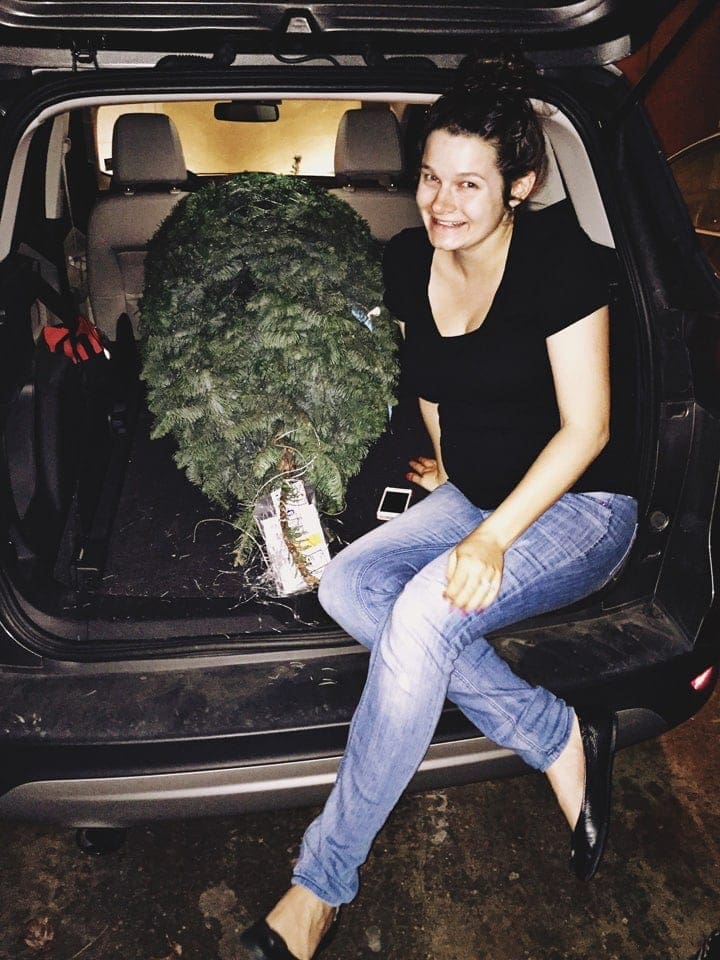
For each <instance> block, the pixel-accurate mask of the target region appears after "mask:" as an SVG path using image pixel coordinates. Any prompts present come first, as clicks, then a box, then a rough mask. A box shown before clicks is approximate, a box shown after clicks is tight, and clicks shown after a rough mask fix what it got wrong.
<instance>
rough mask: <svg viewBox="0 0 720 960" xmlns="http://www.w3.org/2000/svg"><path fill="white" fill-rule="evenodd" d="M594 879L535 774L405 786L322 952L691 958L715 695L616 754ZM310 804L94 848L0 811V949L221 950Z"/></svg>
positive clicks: (544, 959) (164, 957) (286, 855)
mask: <svg viewBox="0 0 720 960" xmlns="http://www.w3.org/2000/svg"><path fill="white" fill-rule="evenodd" d="M615 785H616V787H615V804H614V808H615V817H614V822H613V828H612V833H611V837H610V842H609V848H608V851H607V854H606V857H605V860H604V862H603V864H602V866H601V869H600V872H599V873H598V875H597V877H596V878H595V880H593V881H592V882H591V883H590V884H588V885H582V884H580V883H578V882H577V881H575V880H574V879H573V877H572V876H571V874H570V872H569V871H568V868H567V855H568V833H567V831H566V829H565V828H564V826H563V822H562V820H561V816H560V814H559V813H558V812H557V810H556V808H555V806H554V803H553V801H552V799H551V795H550V792H549V788H548V787H547V786H546V784H545V782H544V780H543V778H541V777H540V776H538V775H530V776H527V777H519V778H517V779H513V780H505V781H502V782H498V783H485V784H478V785H473V786H466V787H456V788H453V789H449V790H443V791H438V792H435V793H428V794H424V795H419V796H413V797H408V798H407V799H405V800H403V801H402V802H401V804H400V805H399V807H398V808H397V810H396V811H395V813H394V814H393V816H392V818H391V820H390V822H389V823H388V824H387V826H386V828H385V830H384V831H383V833H382V834H381V835H380V837H379V839H378V841H377V843H376V845H375V848H374V850H373V852H372V854H371V857H370V860H369V861H368V864H367V865H366V868H365V871H364V874H363V887H362V892H361V894H360V896H359V898H358V899H357V900H356V902H355V903H354V904H353V905H352V906H351V907H349V908H346V909H345V910H344V911H343V914H342V923H341V927H340V930H339V932H338V936H337V938H336V940H335V942H334V944H333V947H332V949H330V950H328V952H327V954H325V956H327V957H328V960H333V958H343V960H372V958H376V957H381V958H384V960H485V958H488V960H490V958H492V960H571V958H572V960H580V958H582V960H590V958H606V960H636V958H642V960H686V958H688V957H689V956H690V955H691V954H692V953H693V952H694V951H695V950H696V949H697V948H698V946H699V944H700V942H701V940H702V938H703V936H704V935H706V934H707V933H708V932H709V931H710V930H711V929H712V928H713V927H716V926H720V800H719V799H718V794H719V793H720V790H719V787H720V695H719V694H717V693H716V694H715V696H714V698H713V699H712V700H711V702H710V703H709V704H708V705H707V706H706V707H705V709H704V710H703V711H702V712H701V713H700V714H699V715H698V716H697V717H696V718H695V719H694V720H692V721H690V722H689V723H686V724H685V725H684V726H683V727H681V728H679V729H677V730H675V731H672V732H671V733H669V734H668V735H666V736H665V737H664V738H663V739H662V740H660V741H656V742H652V743H648V744H644V745H641V746H639V747H634V748H632V749H629V750H626V751H624V752H623V753H621V754H620V755H619V756H618V758H617V761H616V776H615ZM311 813H312V811H309V810H299V811H297V810H296V811H292V812H289V813H275V814H263V815H259V814H253V815H245V816H238V817H236V818H234V819H222V820H218V819H215V820H205V821H192V822H190V821H188V822H181V823H160V824H153V825H151V826H147V827H142V828H136V829H134V830H132V831H130V833H129V835H128V840H127V843H126V844H125V846H124V847H123V848H122V849H121V850H120V851H119V852H118V853H116V854H112V855H107V856H105V857H100V858H93V857H86V856H83V855H82V854H81V853H80V852H79V851H78V850H77V848H76V846H75V842H74V834H73V832H72V831H69V830H67V829H64V828H55V827H48V826H35V825H25V824H10V823H2V824H0V845H1V846H2V850H3V854H2V861H3V867H2V881H1V884H0V897H1V899H0V958H2V960H28V958H52V960H77V958H83V960H178V958H182V960H231V958H233V957H235V946H236V944H237V938H238V935H239V932H240V931H241V930H242V929H243V928H244V926H245V925H246V924H247V923H249V922H250V921H251V920H252V919H254V918H255V917H256V916H257V915H260V914H261V913H263V912H264V911H265V910H266V909H268V908H269V907H270V906H271V904H272V903H273V900H274V898H275V897H276V896H277V895H278V894H279V893H281V892H282V890H283V889H284V887H285V884H286V881H287V877H288V874H289V869H290V863H291V860H292V858H293V856H294V854H295V851H296V845H297V842H298V839H299V837H300V835H301V833H302V831H303V828H304V826H305V824H306V823H307V822H308V819H309V817H310V814H311Z"/></svg>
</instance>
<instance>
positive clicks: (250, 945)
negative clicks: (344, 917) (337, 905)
mask: <svg viewBox="0 0 720 960" xmlns="http://www.w3.org/2000/svg"><path fill="white" fill-rule="evenodd" d="M337 916H338V915H337V912H336V913H335V917H334V918H333V922H332V924H331V926H330V927H329V929H328V931H327V933H326V934H325V936H324V937H323V938H322V940H321V941H320V943H319V944H318V948H317V950H316V951H315V953H314V954H313V960H315V958H316V957H319V956H320V954H321V953H322V952H323V950H324V949H325V947H327V946H328V944H329V943H330V941H331V940H332V939H333V937H334V936H335V933H336V931H337ZM240 943H241V944H242V945H243V947H244V948H245V953H244V954H243V957H244V958H246V960H298V958H297V957H296V956H295V954H294V953H291V952H290V951H289V950H288V946H287V944H286V943H285V941H284V940H283V938H282V937H281V936H280V934H279V933H276V932H275V931H274V930H273V929H272V927H269V926H268V925H267V923H266V922H265V921H264V920H258V921H257V922H256V923H254V924H253V925H252V926H251V927H248V928H247V930H246V931H245V932H244V933H243V934H241V936H240Z"/></svg>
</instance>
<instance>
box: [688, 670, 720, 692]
mask: <svg viewBox="0 0 720 960" xmlns="http://www.w3.org/2000/svg"><path fill="white" fill-rule="evenodd" d="M716 669H717V668H716V667H708V668H707V670H703V672H702V673H699V674H698V675H697V676H696V677H695V678H694V679H693V680H691V681H690V686H691V687H692V688H693V690H697V691H698V692H699V691H700V690H704V689H705V687H709V686H710V684H711V683H712V682H713V678H714V677H715V672H716Z"/></svg>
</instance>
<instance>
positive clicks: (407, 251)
mask: <svg viewBox="0 0 720 960" xmlns="http://www.w3.org/2000/svg"><path fill="white" fill-rule="evenodd" d="M432 253H433V249H432V247H431V246H430V243H429V241H428V239H427V233H426V232H425V229H424V227H409V228H408V229H406V230H402V231H401V232H400V233H398V234H396V235H395V236H394V237H393V238H392V239H391V240H389V241H388V243H387V246H386V247H385V253H384V256H383V280H384V284H385V293H384V297H383V302H384V303H385V306H386V307H387V308H388V310H389V311H390V313H392V315H393V316H394V317H395V318H396V319H397V320H400V321H401V322H402V323H404V324H407V323H409V322H410V323H413V322H414V321H415V318H416V316H417V314H418V311H419V310H422V309H423V303H424V298H425V297H426V296H427V285H428V281H429V279H430V264H431V262H432Z"/></svg>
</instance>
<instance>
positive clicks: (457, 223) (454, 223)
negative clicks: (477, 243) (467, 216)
mask: <svg viewBox="0 0 720 960" xmlns="http://www.w3.org/2000/svg"><path fill="white" fill-rule="evenodd" d="M432 222H433V226H434V227H442V228H443V229H447V230H452V229H454V228H456V227H462V226H464V224H465V221H464V220H440V219H439V218H438V217H433V218H432Z"/></svg>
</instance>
